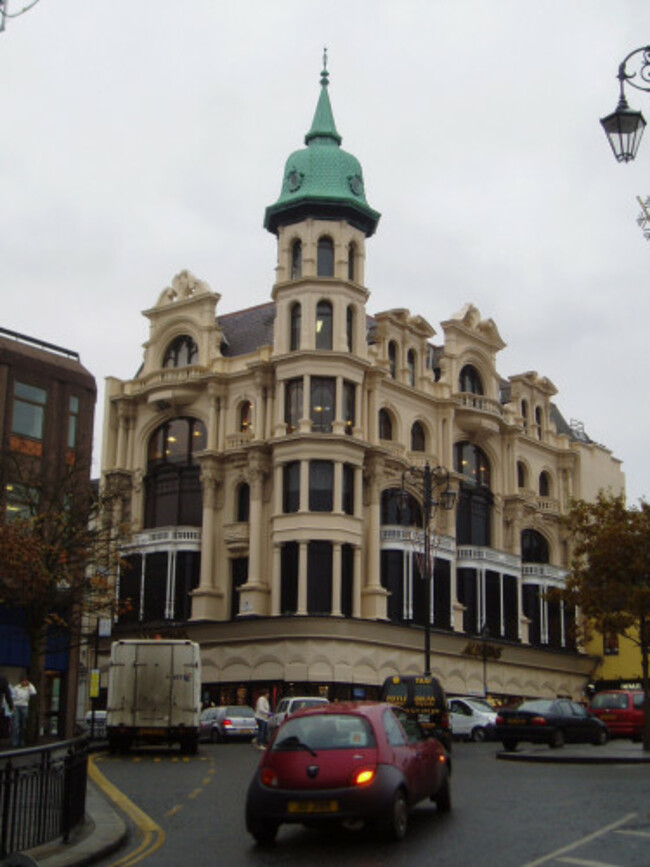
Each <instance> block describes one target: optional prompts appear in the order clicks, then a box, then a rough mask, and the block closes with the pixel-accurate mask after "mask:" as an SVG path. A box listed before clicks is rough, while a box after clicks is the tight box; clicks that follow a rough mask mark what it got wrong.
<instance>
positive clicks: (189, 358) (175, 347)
mask: <svg viewBox="0 0 650 867" xmlns="http://www.w3.org/2000/svg"><path fill="white" fill-rule="evenodd" d="M198 355H199V348H198V346H197V345H196V343H195V342H194V340H193V339H192V338H191V337H190V336H189V335H188V334H182V335H181V336H180V337H177V338H176V339H175V340H173V341H172V342H171V343H170V344H169V346H168V347H167V351H166V352H165V356H164V358H163V367H189V366H190V365H191V364H196V362H197V359H198Z"/></svg>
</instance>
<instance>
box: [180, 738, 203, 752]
mask: <svg viewBox="0 0 650 867" xmlns="http://www.w3.org/2000/svg"><path fill="white" fill-rule="evenodd" d="M198 751H199V744H198V742H197V740H196V739H195V738H185V739H184V740H182V741H181V752H182V753H183V754H184V755H186V756H195V755H196V754H197V752H198Z"/></svg>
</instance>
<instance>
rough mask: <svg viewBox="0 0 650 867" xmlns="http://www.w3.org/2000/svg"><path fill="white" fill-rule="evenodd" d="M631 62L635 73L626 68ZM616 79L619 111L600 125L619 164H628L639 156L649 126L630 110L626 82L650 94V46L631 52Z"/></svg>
mask: <svg viewBox="0 0 650 867" xmlns="http://www.w3.org/2000/svg"><path fill="white" fill-rule="evenodd" d="M637 55H640V56H639V57H637ZM632 58H634V61H633V62H632V63H631V68H632V69H634V71H632V72H630V71H628V69H627V64H628V62H630V61H632ZM617 78H618V81H619V87H620V94H619V100H618V105H617V106H616V111H614V112H613V113H612V114H608V115H607V117H603V118H601V120H600V123H601V124H602V127H603V129H604V130H605V135H606V136H607V140H608V141H609V144H610V146H611V148H612V151H613V153H614V156H615V157H616V159H617V160H618V162H619V163H628V162H630V160H633V159H634V158H635V156H636V154H637V151H638V149H639V145H640V144H641V139H642V137H643V130H644V129H645V126H646V122H645V118H644V117H643V115H642V114H641V112H640V111H633V110H632V109H631V108H630V107H629V106H628V104H627V100H626V99H625V90H624V87H625V83H626V82H627V83H628V84H629V85H630V86H631V87H636V89H637V90H645V91H650V46H646V47H645V48H636V49H635V50H634V51H632V52H630V54H628V55H627V57H626V58H625V60H623V62H622V63H621V64H620V65H619V67H618V75H617Z"/></svg>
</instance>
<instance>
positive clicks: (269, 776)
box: [260, 767, 278, 788]
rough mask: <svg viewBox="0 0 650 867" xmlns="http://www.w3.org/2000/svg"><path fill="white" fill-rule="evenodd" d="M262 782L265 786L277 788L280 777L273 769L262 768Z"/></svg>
mask: <svg viewBox="0 0 650 867" xmlns="http://www.w3.org/2000/svg"><path fill="white" fill-rule="evenodd" d="M260 781H261V783H262V785H263V786H271V787H272V788H277V785H278V775H277V774H276V772H275V771H274V769H273V768H268V767H266V768H262V770H261V771H260Z"/></svg>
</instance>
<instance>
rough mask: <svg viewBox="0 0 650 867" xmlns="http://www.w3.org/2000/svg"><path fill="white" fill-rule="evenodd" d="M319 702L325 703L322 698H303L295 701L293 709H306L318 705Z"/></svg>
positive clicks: (294, 711) (294, 710) (293, 710)
mask: <svg viewBox="0 0 650 867" xmlns="http://www.w3.org/2000/svg"><path fill="white" fill-rule="evenodd" d="M319 704H325V702H324V701H323V699H322V698H301V699H298V700H297V701H294V703H293V705H292V706H291V711H292V713H296V711H299V710H304V709H305V708H307V707H316V706H317V705H319Z"/></svg>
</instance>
